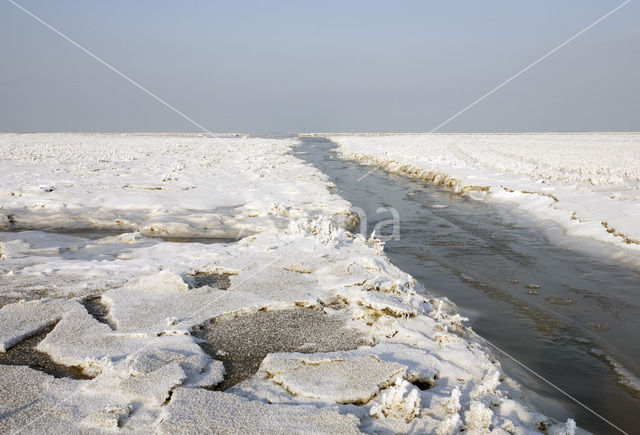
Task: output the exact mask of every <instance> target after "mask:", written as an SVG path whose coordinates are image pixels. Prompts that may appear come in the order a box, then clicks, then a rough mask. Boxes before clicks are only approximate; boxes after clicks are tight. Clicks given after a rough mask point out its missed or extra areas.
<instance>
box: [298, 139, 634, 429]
mask: <svg viewBox="0 0 640 435" xmlns="http://www.w3.org/2000/svg"><path fill="white" fill-rule="evenodd" d="M301 140H302V141H303V144H302V145H301V146H299V147H298V148H297V149H296V152H295V153H296V155H297V156H298V157H299V158H301V159H304V160H306V161H307V162H309V163H311V164H313V165H314V166H316V167H317V168H318V169H319V170H320V171H322V172H323V173H325V174H327V175H328V176H329V177H330V178H331V180H332V181H333V182H334V183H335V185H336V190H337V193H338V194H339V195H341V196H342V197H343V198H345V199H346V200H348V201H350V202H351V203H352V204H353V206H355V207H357V208H359V209H361V210H363V212H364V214H365V215H366V219H367V229H368V231H371V230H372V229H373V228H374V226H375V225H376V223H378V222H382V221H387V220H390V219H392V215H391V212H390V211H389V210H388V209H387V210H379V208H380V207H390V208H393V209H395V210H397V212H398V216H399V229H400V232H399V238H398V239H397V240H389V241H388V242H387V243H386V247H385V251H386V253H387V255H388V256H389V258H390V259H391V260H392V261H393V263H394V264H396V265H397V266H398V267H400V268H401V269H402V270H404V271H406V272H408V273H410V274H412V275H413V276H414V277H415V278H416V279H417V280H418V281H419V282H420V283H421V284H423V285H424V287H425V288H426V289H427V290H426V291H428V292H429V294H431V295H434V296H441V297H442V296H445V297H447V298H449V299H450V300H451V301H453V302H454V303H455V304H456V305H457V306H458V307H459V309H460V311H461V312H462V313H463V314H465V315H466V316H467V317H469V318H470V321H469V324H470V325H471V326H472V327H473V329H474V331H476V332H477V333H478V334H479V335H481V336H483V337H485V338H486V339H487V340H489V341H491V342H492V343H494V344H495V345H497V346H498V347H500V348H501V349H503V350H504V351H506V352H507V353H509V354H510V355H512V356H513V357H515V358H517V359H518V360H520V361H521V362H522V363H524V364H525V365H526V366H527V367H529V368H531V369H532V370H534V371H535V372H537V373H539V374H540V375H542V376H544V377H545V378H546V379H548V380H549V381H551V382H552V383H554V384H555V385H557V386H558V387H560V388H562V389H563V390H564V391H566V392H567V393H568V394H570V395H572V396H573V397H575V398H576V399H578V400H579V401H581V402H582V403H584V404H585V405H588V406H589V407H591V408H592V409H593V410H594V411H596V412H598V413H599V414H601V415H602V416H603V417H605V418H606V419H608V420H610V421H611V422H613V423H614V424H616V425H617V426H619V427H621V428H622V429H623V430H625V431H627V432H628V433H634V432H637V428H638V427H640V412H639V411H640V396H639V395H638V390H637V389H636V388H637V386H636V387H634V386H633V385H631V384H633V383H634V382H635V381H634V377H635V376H637V375H638V374H640V364H639V361H640V339H638V336H637V334H638V331H640V273H639V271H636V270H632V269H630V268H627V267H626V266H622V265H619V264H616V263H615V262H613V261H611V260H608V259H606V258H598V257H597V256H596V255H588V254H585V253H584V252H577V251H575V250H571V249H567V248H566V246H565V245H564V244H563V247H560V246H557V245H554V244H553V243H551V242H550V241H548V240H547V238H545V236H544V234H545V232H544V231H543V229H542V228H541V227H540V225H541V223H540V222H536V221H534V220H533V219H531V218H530V217H529V216H528V215H525V214H523V213H520V212H518V211H516V210H513V209H511V208H509V207H507V206H501V205H496V204H494V203H487V202H485V201H476V200H472V199H469V198H466V197H463V196H460V195H456V194H454V193H452V192H449V191H447V190H445V189H442V188H439V187H435V186H430V185H428V184H425V183H423V182H420V181H414V180H411V179H409V178H407V177H404V176H402V175H396V174H388V173H385V172H384V171H382V170H377V171H375V172H373V173H372V174H370V175H369V176H367V177H366V178H365V179H364V180H362V181H360V182H358V181H357V180H358V178H360V177H361V176H362V175H364V174H366V173H367V172H368V171H369V170H370V169H371V168H370V167H367V166H362V165H360V164H359V163H357V162H353V161H347V160H342V159H340V158H339V157H338V156H337V154H336V153H335V151H334V145H333V144H332V143H331V142H329V141H328V140H327V139H324V138H319V137H308V138H301ZM392 229H393V225H391V224H390V225H389V226H388V230H389V231H391V230H392ZM594 247H595V248H597V245H594ZM495 355H496V357H497V358H498V359H499V360H500V361H501V363H502V365H503V368H504V369H505V370H506V371H507V373H508V374H509V375H511V376H512V377H513V378H515V379H516V380H518V381H519V382H520V383H521V384H522V385H523V386H524V387H525V390H526V391H527V395H528V398H529V400H530V401H531V402H533V403H534V405H535V406H536V407H537V408H538V409H539V410H540V411H541V412H543V413H545V414H547V415H549V416H552V417H554V418H557V419H558V420H565V419H566V418H567V417H573V418H574V419H575V420H576V421H577V423H578V425H579V426H581V427H583V428H585V429H587V430H590V431H592V432H594V433H617V431H616V430H615V429H613V428H612V427H611V426H610V425H608V424H607V423H605V422H603V421H602V420H601V419H599V418H597V417H596V416H594V415H593V414H592V413H590V412H588V411H587V410H585V409H584V408H583V407H581V406H579V405H578V404H576V403H575V402H573V401H571V400H570V399H568V398H567V397H566V396H564V395H562V394H561V393H560V392H558V391H557V390H555V389H553V388H552V387H550V386H549V385H547V384H545V383H544V382H543V381H541V380H540V379H538V378H536V377H535V376H534V375H532V374H531V373H529V372H528V371H526V370H525V369H523V368H522V367H520V366H519V365H517V364H515V363H514V362H513V361H511V360H510V359H508V358H506V357H504V356H503V355H500V354H499V353H497V352H496V353H495ZM624 370H626V371H628V373H626V376H625V373H624ZM625 383H626V385H625Z"/></svg>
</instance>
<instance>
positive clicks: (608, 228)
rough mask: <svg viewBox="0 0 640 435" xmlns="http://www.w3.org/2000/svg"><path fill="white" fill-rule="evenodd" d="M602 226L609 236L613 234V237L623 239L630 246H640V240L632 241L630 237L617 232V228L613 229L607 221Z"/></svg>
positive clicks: (601, 223)
mask: <svg viewBox="0 0 640 435" xmlns="http://www.w3.org/2000/svg"><path fill="white" fill-rule="evenodd" d="M600 225H602V226H603V227H604V229H605V230H607V232H608V233H609V234H611V235H612V236H615V237H621V238H622V241H623V242H624V243H626V244H628V245H631V244H633V245H640V240H635V239H631V238H629V237H627V236H626V235H625V234H623V233H621V232H620V231H617V230H616V229H615V228H612V227H610V226H609V224H608V223H607V222H605V221H602V222H600Z"/></svg>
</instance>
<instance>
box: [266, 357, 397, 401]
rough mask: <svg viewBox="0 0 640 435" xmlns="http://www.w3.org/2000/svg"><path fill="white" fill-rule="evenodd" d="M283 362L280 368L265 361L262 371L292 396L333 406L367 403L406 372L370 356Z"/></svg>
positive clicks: (307, 358) (270, 361)
mask: <svg viewBox="0 0 640 435" xmlns="http://www.w3.org/2000/svg"><path fill="white" fill-rule="evenodd" d="M287 362H288V364H287V363H285V364H284V365H285V367H282V366H281V365H279V364H277V363H276V362H275V361H273V360H272V359H269V358H267V359H265V361H264V362H263V366H262V369H263V370H265V371H266V372H267V375H268V376H271V377H272V378H273V381H274V382H275V383H277V384H280V385H282V386H283V387H284V388H285V389H286V390H287V391H289V392H290V393H291V394H293V395H300V396H304V397H310V398H314V399H320V400H324V401H327V402H336V403H356V404H359V403H367V402H368V401H369V400H371V398H372V397H373V396H375V395H376V394H377V392H378V391H379V390H380V388H382V387H386V386H388V385H390V384H392V383H393V382H394V381H395V380H396V378H398V377H399V376H400V377H401V376H403V375H404V373H405V371H406V367H404V366H402V365H400V364H397V363H394V362H385V361H381V360H380V359H378V358H376V357H375V356H372V355H368V356H363V357H355V358H349V359H343V358H340V357H334V358H331V357H330V356H318V357H315V356H312V357H304V356H298V357H297V358H295V359H293V360H289V361H287Z"/></svg>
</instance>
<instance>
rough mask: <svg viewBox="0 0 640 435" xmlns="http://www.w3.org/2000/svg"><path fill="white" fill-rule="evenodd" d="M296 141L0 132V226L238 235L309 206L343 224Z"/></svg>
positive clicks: (344, 210) (343, 209)
mask: <svg viewBox="0 0 640 435" xmlns="http://www.w3.org/2000/svg"><path fill="white" fill-rule="evenodd" d="M296 143H297V141H296V139H278V140H276V139H259V138H205V137H171V136H138V135H127V134H119V135H100V134H96V135H85V134H0V173H2V174H3V177H2V179H1V180H0V204H1V206H2V216H0V229H7V228H40V229H44V228H48V229H79V228H99V229H103V230H104V229H110V230H118V231H122V232H125V231H134V230H139V231H141V232H143V233H144V234H148V235H155V236H208V237H235V236H236V235H237V234H247V233H253V232H256V231H259V230H261V229H265V228H269V227H272V226H273V225H274V224H275V225H277V224H278V222H279V221H282V220H286V219H288V218H289V217H303V216H305V215H306V214H307V213H308V212H310V211H312V210H315V212H316V213H319V212H320V211H322V212H324V213H328V214H332V215H340V216H341V217H342V218H343V219H348V211H349V205H348V203H347V202H346V201H344V200H343V199H341V198H340V197H338V196H337V195H332V194H330V193H329V192H328V190H327V189H326V187H325V186H326V185H327V184H328V180H327V179H326V177H325V176H324V175H322V174H321V173H320V172H318V171H317V170H316V169H315V168H313V167H311V166H309V165H306V164H305V163H303V162H302V161H301V160H299V159H296V158H294V157H293V156H292V155H291V154H290V150H291V147H292V146H293V145H294V144H296Z"/></svg>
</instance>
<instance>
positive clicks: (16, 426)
mask: <svg viewBox="0 0 640 435" xmlns="http://www.w3.org/2000/svg"><path fill="white" fill-rule="evenodd" d="M2 141H3V144H4V145H3V146H4V148H5V149H4V151H3V153H4V156H5V158H6V159H7V160H5V161H4V162H3V163H2V164H3V165H5V166H4V170H5V173H8V174H10V175H11V174H14V175H15V176H9V177H6V178H3V181H2V182H3V183H11V186H12V187H11V189H12V191H15V193H16V195H14V196H11V195H9V194H7V195H6V196H3V197H2V198H3V199H2V202H0V207H2V210H4V211H6V212H7V214H11V215H12V216H13V218H12V221H13V223H11V222H9V220H8V221H7V222H8V223H7V225H13V226H14V227H16V228H12V229H14V230H17V229H18V227H19V225H20V223H21V222H24V223H28V225H29V226H30V227H31V230H29V231H8V232H3V233H0V252H1V253H2V259H1V260H0V304H1V305H2V307H1V308H0V345H1V346H2V347H1V348H0V351H2V352H7V355H9V354H10V353H9V352H11V347H12V346H14V345H16V344H17V343H19V342H20V341H21V340H23V339H24V338H25V337H29V336H32V335H34V334H37V333H39V332H42V331H47V330H48V329H47V328H53V329H51V331H50V332H48V333H47V334H46V336H45V337H44V338H43V339H42V340H41V341H40V342H39V343H38V344H37V345H35V347H36V349H37V350H38V351H40V352H43V353H45V354H47V355H48V356H49V357H50V359H51V361H53V363H55V364H58V365H63V366H68V367H75V368H77V369H79V370H82V371H83V372H84V374H85V375H86V376H89V377H90V378H91V379H89V380H74V379H69V378H55V377H54V376H53V375H52V373H53V371H52V373H49V372H48V369H47V368H46V367H38V369H37V370H36V369H34V368H30V367H25V366H11V365H0V391H2V394H3V397H2V400H1V401H0V432H2V433H5V432H13V431H17V430H22V433H61V432H64V433H87V432H90V433H114V432H135V433H158V432H159V433H200V432H202V431H209V432H230V433H266V432H269V433H271V432H277V433H284V432H287V433H288V432H298V433H300V432H304V433H308V432H311V433H327V432H328V433H349V432H358V431H363V432H389V431H391V432H398V433H403V432H429V433H433V432H438V433H453V432H456V431H461V430H465V431H473V430H475V431H486V430H493V431H496V432H498V433H504V431H507V432H510V433H536V432H537V428H538V426H539V425H540V423H541V422H544V423H545V424H546V425H547V426H549V427H550V428H551V429H550V430H551V431H554V430H557V431H564V430H565V429H567V428H568V429H571V430H573V426H571V424H569V423H571V422H569V423H567V425H565V424H562V423H558V422H554V421H552V420H550V419H549V418H547V417H545V416H544V415H541V414H539V413H538V412H536V411H535V410H534V409H533V408H532V407H531V406H530V405H528V404H527V400H526V397H525V396H524V394H523V392H522V391H521V390H519V389H518V388H517V386H515V385H516V384H515V383H514V382H513V381H511V380H509V379H508V378H506V377H505V375H504V374H503V372H502V370H501V368H500V366H499V364H498V363H496V362H495V360H494V359H492V358H491V356H490V354H489V352H488V350H487V349H486V348H485V347H484V346H483V345H482V344H481V342H480V340H479V339H478V338H477V337H476V336H475V335H474V334H473V333H472V332H470V331H469V330H468V329H465V328H464V327H463V326H462V323H463V322H464V319H463V318H461V317H460V316H459V315H457V314H456V313H455V309H454V307H453V306H452V305H450V304H449V303H448V302H446V301H441V300H435V299H428V298H427V297H425V296H423V295H421V293H419V292H418V290H421V289H420V288H419V285H418V284H417V283H416V282H415V280H414V279H413V278H412V277H411V276H409V275H408V274H406V273H404V272H402V271H401V270H399V269H398V268H397V267H395V266H394V265H393V264H391V263H390V262H389V260H388V259H387V257H386V256H385V255H384V252H383V250H382V245H381V243H380V242H379V241H378V240H375V239H370V240H366V239H364V238H363V237H362V236H360V235H353V234H351V233H350V232H348V231H347V230H345V228H344V227H345V226H346V225H348V224H349V221H348V216H349V208H348V207H349V205H348V203H346V202H345V201H343V200H342V199H341V198H339V197H337V196H335V195H333V194H331V193H330V191H329V189H328V181H327V179H326V177H324V176H323V175H322V174H320V173H319V172H318V171H317V170H316V169H314V168H313V167H311V166H308V165H305V164H303V163H302V162H301V161H298V160H296V159H295V158H293V157H292V156H290V155H289V154H287V153H288V151H289V149H290V145H291V143H292V142H291V141H273V140H269V141H266V140H254V139H224V140H223V139H204V138H171V137H164V136H163V137H156V138H153V137H151V138H149V137H134V136H108V137H107V136H105V137H102V136H100V135H98V136H81V135H25V136H21V135H4V136H2ZM199 141H200V142H199ZM12 144H13V145H12ZM155 145H157V147H156V146H155ZM182 145H184V146H182ZM231 145H234V146H236V145H237V146H238V147H237V148H232V147H231ZM11 147H13V148H14V152H13V153H11V152H9V150H8V149H9V148H11ZM232 149H236V151H232ZM248 150H253V152H255V154H256V155H255V156H253V157H251V156H250V151H248ZM245 153H246V154H245ZM147 154H148V155H147ZM234 158H235V159H236V161H233V159H234ZM11 159H13V160H12V161H11V162H8V160H11ZM101 160H105V161H106V162H102V161H101ZM207 162H208V163H210V164H209V165H208V166H204V167H201V166H200V165H201V164H202V163H207ZM178 163H180V165H181V167H183V168H188V169H189V171H187V172H186V173H184V174H183V173H182V172H181V171H180V170H178V171H176V172H177V173H176V174H174V175H175V177H176V178H174V175H171V180H170V181H165V182H163V181H162V180H161V179H158V178H155V177H157V176H158V174H163V173H165V172H169V173H172V174H173V172H172V168H174V166H175V165H177V164H178ZM96 168H97V169H99V170H98V171H94V169H96ZM112 168H116V169H112ZM228 168H233V169H232V170H231V169H229V171H233V172H227V170H228ZM94 172H97V173H98V174H100V173H101V172H104V174H103V175H96V174H94ZM29 173H31V175H30V176H28V174H29ZM119 174H120V175H119ZM220 174H222V175H220ZM256 174H257V175H256ZM287 174H289V175H287ZM280 175H283V176H286V177H287V181H286V182H280V181H278V182H276V181H275V180H276V178H275V177H276V176H280ZM95 177H98V178H95ZM121 177H122V179H123V180H124V179H126V180H127V181H126V182H125V183H127V184H130V185H135V186H164V185H165V184H164V183H168V184H167V186H173V187H176V188H177V187H178V186H181V185H183V186H187V185H188V186H191V187H190V188H189V189H184V190H180V191H179V192H178V193H175V192H174V191H172V190H169V189H163V190H149V189H137V190H136V189H133V190H130V188H126V189H123V188H122V186H120V187H117V188H116V187H114V186H117V185H119V184H118V183H116V181H114V180H115V179H119V178H121ZM7 180H8V181H7ZM152 180H155V182H157V184H153V183H151V181H152ZM259 180H264V183H265V184H264V185H263V184H261V183H262V182H261V181H259ZM174 182H175V183H174ZM172 183H173V184H172ZM216 183H219V184H216ZM40 184H42V185H43V186H49V187H54V188H53V190H52V189H50V188H49V187H48V188H46V189H41V188H40V187H38V186H39V185H40ZM34 186H35V187H34ZM199 190H202V191H204V192H205V193H204V194H203V193H202V192H200V193H197V192H198V191H199ZM247 190H249V191H253V192H259V195H258V194H256V198H259V199H256V200H255V201H254V202H253V203H251V204H249V203H248V202H244V199H243V198H245V197H244V196H243V195H244V194H245V193H246V192H245V191H247ZM131 192H133V193H131ZM194 192H196V193H194ZM5 193H6V192H5ZM20 193H22V196H20ZM56 195H58V196H56ZM130 195H131V196H130ZM49 198H50V199H49ZM38 201H43V202H42V203H43V204H45V207H34V206H33V204H34V203H36V202H38ZM48 201H50V202H48ZM235 201H239V202H237V204H238V207H239V208H238V207H233V208H232V207H230V208H225V209H224V210H222V209H220V207H227V206H230V205H231V204H233V203H235ZM271 202H274V203H277V204H285V205H284V206H283V207H284V208H279V207H276V209H277V210H278V213H280V214H279V216H280V218H281V219H282V220H280V221H279V220H277V219H276V220H275V221H272V220H271V218H270V217H269V213H271V212H272V211H273V210H274V209H272V208H269V207H267V203H271ZM54 204H55V205H54ZM49 207H51V209H54V211H52V212H50V210H49ZM247 207H252V210H253V211H252V212H251V213H254V212H255V213H256V214H257V216H258V217H259V218H257V219H254V218H251V217H249V216H248V214H246V213H247ZM43 209H44V210H45V211H43ZM210 210H218V211H216V212H215V213H213V214H211V213H209V211H210ZM238 210H240V211H238ZM292 210H295V212H292ZM286 214H289V215H290V216H286V219H285V215H286ZM213 215H215V216H217V217H213ZM291 215H292V216H291ZM336 215H338V216H342V217H345V219H336ZM123 217H124V218H126V219H127V222H128V224H127V225H124V226H123V228H124V229H123V230H122V232H121V233H119V234H116V233H111V232H109V233H103V234H101V233H97V234H96V233H90V234H89V235H87V234H84V235H83V233H67V234H63V233H56V232H46V231H42V230H43V229H45V230H52V229H54V227H60V228H64V229H67V230H70V229H74V228H76V229H77V228H84V229H87V230H92V231H93V230H96V231H97V230H98V229H101V228H103V229H104V228H105V227H106V228H109V229H114V228H115V227H114V222H115V221H114V220H113V219H114V218H115V219H120V218H123ZM260 217H264V218H265V219H261V218H260ZM151 221H153V222H163V225H164V226H162V228H164V230H163V231H165V230H166V232H165V233H164V234H165V235H167V236H170V237H171V236H173V237H175V236H178V235H184V234H185V232H186V233H187V234H190V235H193V234H198V235H211V234H229V233H228V231H229V230H233V231H237V230H239V229H242V230H246V233H247V235H246V236H245V237H243V238H240V239H238V240H237V241H231V242H225V243H212V244H203V243H198V242H197V241H191V242H190V243H178V242H177V241H164V240H162V239H159V238H150V237H147V236H145V235H144V234H142V233H143V232H145V231H144V228H147V226H148V225H149V222H151ZM176 222H180V223H183V224H185V225H186V226H181V225H174V223H176ZM168 223H171V225H168ZM236 223H237V225H236ZM129 224H131V225H130V226H131V230H140V231H129V230H128V228H129ZM165 224H166V225H165ZM267 224H268V225H267ZM154 225H155V224H154ZM205 227H206V228H205ZM185 228H188V231H187V230H185ZM212 229H215V231H213V230H212ZM210 230H211V231H213V232H211V231H210ZM292 308H295V310H292ZM305 309H313V310H317V311H321V312H323V315H326V316H328V317H330V318H331V319H334V320H333V322H335V324H336V325H339V327H338V326H336V328H338V329H341V330H345V331H348V332H349V333H348V334H347V333H345V334H344V337H345V340H348V337H354V345H353V346H351V347H349V346H344V343H342V344H341V345H340V348H348V349H352V350H342V351H336V352H324V353H320V352H315V353H299V352H293V351H292V352H282V351H277V352H276V351H272V352H271V353H270V354H268V355H267V357H266V358H264V359H263V360H262V364H261V365H260V368H259V369H258V370H257V372H256V373H255V374H253V375H252V376H250V377H248V378H244V380H243V381H242V382H240V383H238V384H236V385H235V386H233V387H232V388H230V389H229V390H227V391H224V392H223V391H212V390H213V389H215V386H216V385H219V384H220V383H221V382H222V381H223V380H224V379H225V375H226V371H225V367H224V362H223V359H224V355H225V354H227V353H228V352H233V351H234V349H231V348H225V349H213V352H211V351H208V352H205V350H204V349H205V347H201V346H200V345H199V343H200V339H199V338H197V336H196V335H195V334H193V333H194V332H195V331H197V330H199V329H200V328H201V327H203V326H205V325H207V324H208V322H210V321H212V320H216V319H218V318H219V317H220V316H224V318H225V319H230V318H234V316H235V317H237V318H240V317H241V316H245V315H248V314H251V313H256V312H258V311H259V310H263V311H264V310H266V311H269V312H270V313H271V314H273V316H270V317H269V318H273V319H276V321H274V326H273V327H274V328H275V329H277V328H283V327H286V323H283V322H284V320H285V319H286V318H288V317H287V316H292V315H295V313H296V312H300V311H301V310H305ZM279 312H282V313H284V312H286V313H287V314H286V315H283V316H282V321H281V322H280V323H278V321H277V319H278V313H279ZM229 330H233V328H229ZM356 338H357V340H356ZM237 339H238V340H242V339H244V337H242V336H239V337H238V338H237ZM363 343H364V344H363ZM250 345H251V343H243V346H244V347H247V346H250ZM268 345H269V343H259V346H260V348H261V349H264V347H265V346H267V347H268ZM256 346H258V344H256ZM308 348H313V343H309V347H308ZM296 350H298V351H299V350H301V349H299V348H296Z"/></svg>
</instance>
